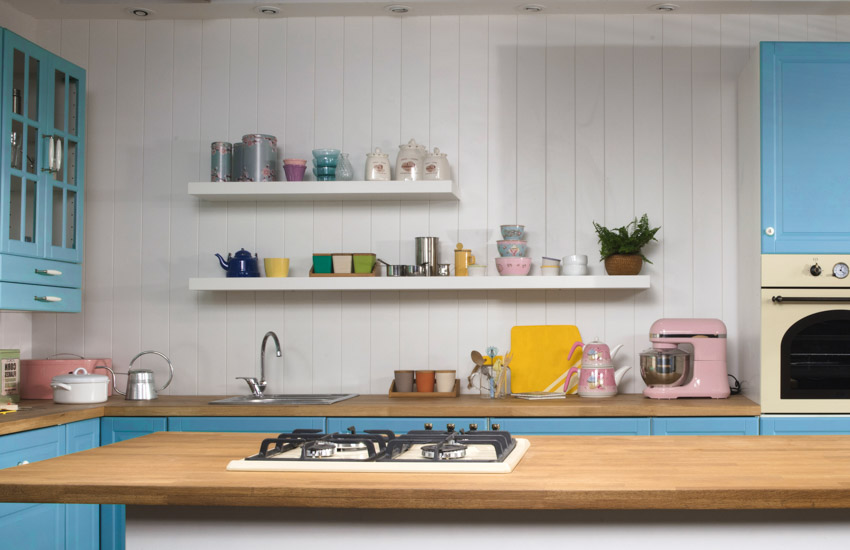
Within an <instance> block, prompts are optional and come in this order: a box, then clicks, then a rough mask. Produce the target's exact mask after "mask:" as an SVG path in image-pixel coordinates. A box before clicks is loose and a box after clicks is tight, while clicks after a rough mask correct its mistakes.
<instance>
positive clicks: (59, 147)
mask: <svg viewBox="0 0 850 550" xmlns="http://www.w3.org/2000/svg"><path fill="white" fill-rule="evenodd" d="M64 147H65V144H64V142H63V140H62V138H60V137H57V138H54V140H53V164H52V165H51V166H50V168H52V169H53V170H54V171H53V179H55V180H56V181H60V182H61V181H65V178H64V173H65V166H64V165H65V151H64V149H63V148H64ZM56 167H58V169H57V168H56Z"/></svg>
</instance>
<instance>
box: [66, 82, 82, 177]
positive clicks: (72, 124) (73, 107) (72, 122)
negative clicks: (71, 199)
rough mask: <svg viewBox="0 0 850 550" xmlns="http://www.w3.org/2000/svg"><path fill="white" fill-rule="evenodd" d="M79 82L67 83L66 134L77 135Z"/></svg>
mask: <svg viewBox="0 0 850 550" xmlns="http://www.w3.org/2000/svg"><path fill="white" fill-rule="evenodd" d="M79 88H80V81H79V80H77V79H76V78H71V79H69V82H68V133H69V134H72V135H75V136H76V135H79V134H78V133H77V118H78V117H79V116H80V104H79V101H78V99H79V98H78V95H77V94H78V93H79V92H78V90H79ZM68 179H70V178H68Z"/></svg>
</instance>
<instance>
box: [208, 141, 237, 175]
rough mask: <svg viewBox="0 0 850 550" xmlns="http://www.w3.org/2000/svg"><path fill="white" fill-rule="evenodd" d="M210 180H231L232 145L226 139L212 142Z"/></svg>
mask: <svg viewBox="0 0 850 550" xmlns="http://www.w3.org/2000/svg"><path fill="white" fill-rule="evenodd" d="M211 147H212V156H211V159H212V162H211V167H210V181H231V175H230V167H231V161H232V146H231V145H230V144H229V143H227V142H226V141H214V142H212V146H211Z"/></svg>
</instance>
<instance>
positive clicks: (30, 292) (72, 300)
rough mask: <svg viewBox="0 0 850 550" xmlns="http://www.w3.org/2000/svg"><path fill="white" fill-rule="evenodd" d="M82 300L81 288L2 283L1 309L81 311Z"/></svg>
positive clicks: (58, 311)
mask: <svg viewBox="0 0 850 550" xmlns="http://www.w3.org/2000/svg"><path fill="white" fill-rule="evenodd" d="M52 299H58V301H48V300H52ZM81 302H82V291H81V290H80V289H79V288H63V287H59V286H45V285H25V284H20V283H0V309H11V310H19V311H48V312H54V313H79V311H80V304H81Z"/></svg>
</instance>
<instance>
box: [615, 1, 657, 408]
mask: <svg viewBox="0 0 850 550" xmlns="http://www.w3.org/2000/svg"><path fill="white" fill-rule="evenodd" d="M663 20H664V16H662V15H638V16H635V18H634V105H635V107H634V163H635V170H634V178H635V190H634V200H635V214H636V215H642V214H647V216H648V217H649V221H650V223H652V224H653V227H658V226H659V225H661V226H662V230H661V231H659V233H658V235H657V238H658V240H659V241H660V242H659V243H652V244H650V245H648V246H646V247H645V248H644V249H643V253H644V254H646V256H647V257H648V258H649V259H650V260H651V261H652V263H651V264H650V263H646V262H644V265H643V269H642V270H641V273H643V274H645V275H649V276H650V277H651V280H652V285H651V286H650V288H648V289H647V290H644V291H642V292H638V293H637V295H636V296H635V317H634V318H635V325H634V348H633V349H634V350H635V351H637V352H639V351H640V350H643V349H645V348H646V347H648V344H649V341H648V340H649V338H648V334H649V327H650V325H651V324H652V323H653V322H654V321H655V320H656V319H659V318H661V317H663V316H664V263H665V257H664V256H665V255H664V238H663V237H662V235H661V233H662V232H663V231H664V229H663V226H664V202H663V201H662V200H659V197H663V196H664V188H663V181H664V167H663V162H662V152H663V130H662V124H663V105H664V100H663V98H662V83H663V80H662V70H663V69H662V67H663V63H662V32H663V31H662V25H663ZM633 357H634V356H633ZM635 359H636V358H635ZM635 359H633V360H635ZM633 364H634V365H637V363H633ZM644 387H645V384H644V383H643V380H642V379H641V378H640V376H637V375H633V376H632V385H631V386H630V387H629V386H625V387H624V391H632V392H638V391H643V388H644Z"/></svg>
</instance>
